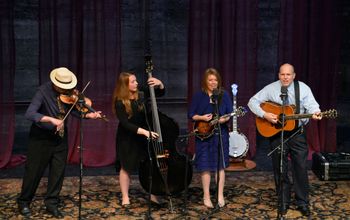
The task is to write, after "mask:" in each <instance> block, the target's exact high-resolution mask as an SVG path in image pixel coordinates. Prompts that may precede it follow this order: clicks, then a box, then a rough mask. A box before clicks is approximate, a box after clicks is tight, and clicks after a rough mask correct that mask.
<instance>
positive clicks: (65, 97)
mask: <svg viewBox="0 0 350 220" xmlns="http://www.w3.org/2000/svg"><path fill="white" fill-rule="evenodd" d="M59 98H60V100H61V101H62V102H63V103H65V104H71V105H73V106H75V108H76V109H77V110H78V111H80V112H83V113H89V112H96V110H94V109H93V108H92V107H91V106H92V101H91V99H89V98H87V97H85V96H84V95H83V94H82V93H79V91H78V90H77V89H74V90H72V91H71V92H70V93H69V94H67V93H66V94H60V97H59ZM80 102H81V103H82V105H80ZM101 119H103V120H105V121H106V122H107V121H108V119H107V117H106V116H105V115H101Z"/></svg>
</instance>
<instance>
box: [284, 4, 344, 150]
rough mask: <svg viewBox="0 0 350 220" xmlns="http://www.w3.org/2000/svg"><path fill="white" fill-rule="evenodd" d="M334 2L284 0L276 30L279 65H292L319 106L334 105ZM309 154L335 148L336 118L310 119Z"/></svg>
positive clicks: (336, 54) (336, 53) (337, 49)
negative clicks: (277, 30)
mask: <svg viewBox="0 0 350 220" xmlns="http://www.w3.org/2000/svg"><path fill="white" fill-rule="evenodd" d="M336 4H337V1H332V0H320V1H310V0H308V1H305V0H283V1H281V18H280V32H279V54H278V58H279V60H278V61H279V64H282V63H285V62H288V63H291V64H293V65H294V67H295V72H296V79H297V80H300V81H303V82H305V83H306V84H308V85H309V86H310V87H311V89H312V91H313V93H314V96H315V98H316V100H317V101H318V102H319V104H320V107H321V109H322V110H323V111H324V110H328V109H332V108H335V106H336V104H337V103H336V100H337V86H336V85H338V83H337V72H338V71H337V70H338V62H339V54H340V47H339V42H340V39H339V36H340V33H339V26H338V24H339V21H338V19H337V16H336ZM307 135H308V144H309V148H310V153H312V152H313V151H316V152H319V151H322V152H334V151H335V150H336V121H335V120H328V119H323V120H321V121H318V122H316V121H311V123H310V124H309V125H308V129H307Z"/></svg>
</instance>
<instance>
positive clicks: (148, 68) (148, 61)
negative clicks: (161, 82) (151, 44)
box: [145, 55, 153, 75]
mask: <svg viewBox="0 0 350 220" xmlns="http://www.w3.org/2000/svg"><path fill="white" fill-rule="evenodd" d="M145 71H146V73H147V74H149V75H150V74H152V71H153V62H152V56H150V55H146V56H145Z"/></svg>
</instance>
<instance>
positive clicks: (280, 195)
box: [277, 92, 288, 219]
mask: <svg viewBox="0 0 350 220" xmlns="http://www.w3.org/2000/svg"><path fill="white" fill-rule="evenodd" d="M280 97H281V99H282V120H281V123H282V130H281V144H280V170H279V171H280V173H279V180H278V182H279V184H278V185H279V189H278V193H277V195H278V196H277V207H278V208H277V218H278V219H284V214H283V213H281V211H282V210H281V207H283V205H284V199H285V198H284V193H283V178H284V176H283V174H284V172H285V171H287V170H284V169H283V161H284V124H285V121H286V117H285V106H286V102H287V97H288V95H287V93H286V92H282V93H281V95H280ZM279 202H281V203H282V204H279Z"/></svg>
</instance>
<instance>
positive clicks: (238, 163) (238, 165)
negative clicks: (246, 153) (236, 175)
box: [225, 157, 256, 171]
mask: <svg viewBox="0 0 350 220" xmlns="http://www.w3.org/2000/svg"><path fill="white" fill-rule="evenodd" d="M255 167H256V163H255V162H254V161H252V160H248V159H245V157H243V158H230V165H229V166H228V167H227V168H226V169H225V170H226V171H247V170H251V169H254V168H255Z"/></svg>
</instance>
